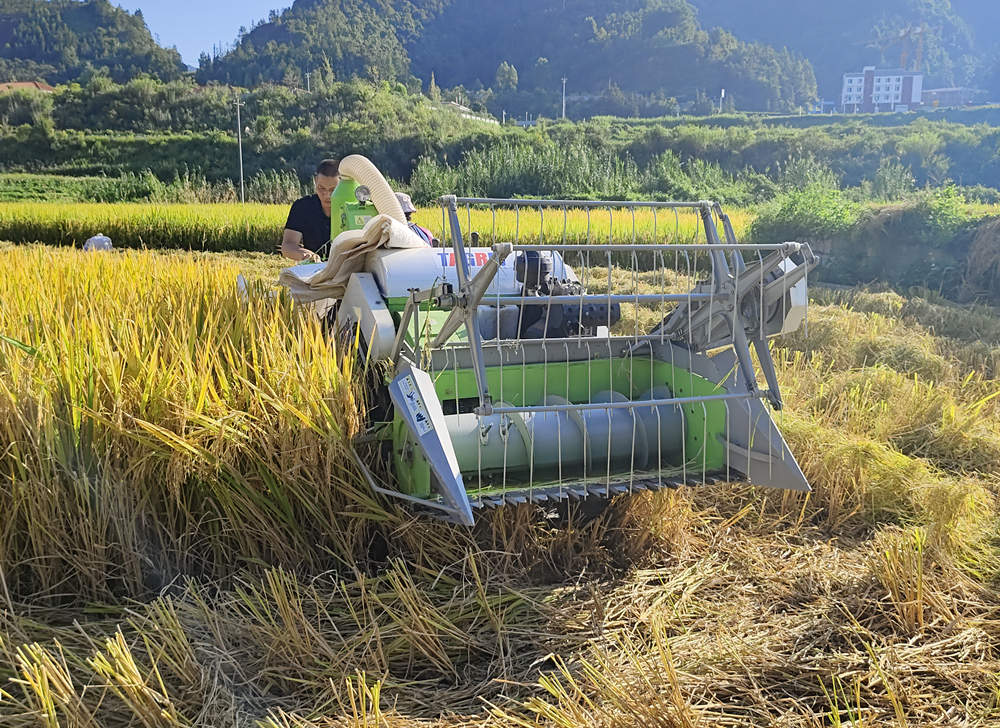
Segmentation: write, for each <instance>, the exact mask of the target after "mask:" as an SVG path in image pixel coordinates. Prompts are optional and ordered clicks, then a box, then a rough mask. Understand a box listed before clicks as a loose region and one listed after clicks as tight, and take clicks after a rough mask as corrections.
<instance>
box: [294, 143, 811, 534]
mask: <svg viewBox="0 0 1000 728" xmlns="http://www.w3.org/2000/svg"><path fill="white" fill-rule="evenodd" d="M358 160H363V158H357V157H349V158H347V159H345V160H344V161H343V162H342V163H341V169H342V172H344V174H345V175H346V176H347V177H351V174H352V173H353V174H355V175H357V176H358V177H361V179H356V180H354V182H356V183H358V184H363V185H364V186H365V187H367V188H368V189H369V190H370V191H371V192H370V194H371V199H372V200H373V204H374V206H375V208H376V212H377V213H378V214H376V215H374V216H371V215H367V216H366V217H367V218H368V219H366V220H361V219H359V218H358V216H356V217H355V220H356V221H355V222H354V223H351V224H353V225H355V226H357V225H362V226H363V227H362V228H361V229H360V230H358V229H353V230H350V229H349V230H342V231H339V232H340V234H339V235H338V236H337V237H336V238H335V239H334V240H333V243H332V248H331V251H332V252H331V257H330V260H329V261H328V262H327V263H325V264H317V265H303V266H297V267H295V268H292V269H288V270H286V271H284V272H283V273H282V276H281V279H280V280H281V281H282V282H283V283H285V284H286V285H288V286H289V288H290V289H291V292H292V295H293V296H294V297H295V298H296V299H297V300H299V301H300V302H303V303H306V302H316V301H320V300H323V299H331V298H332V299H337V301H338V306H337V307H336V309H335V310H336V326H337V327H338V329H340V330H343V329H348V330H352V331H356V332H357V335H358V337H359V339H360V340H361V342H362V343H363V349H364V352H365V356H366V358H367V362H368V363H369V364H374V363H376V362H382V363H383V364H384V366H383V367H381V368H379V371H385V372H387V373H386V374H385V375H384V378H383V379H382V380H380V384H379V386H380V387H381V388H383V391H384V392H385V393H386V394H387V395H388V396H387V398H386V399H387V400H391V406H390V407H389V408H388V411H387V412H385V413H382V414H381V415H380V416H379V418H378V421H372V422H370V423H369V424H370V428H369V431H368V433H367V435H366V436H365V437H364V438H363V442H359V443H357V449H356V460H357V463H358V466H359V467H360V468H361V470H362V472H363V473H364V474H365V476H366V477H367V479H368V481H369V483H370V485H371V487H372V488H373V489H374V490H375V491H377V492H379V493H382V494H384V495H388V496H392V497H395V498H399V499H402V500H403V501H406V502H408V503H410V504H413V505H416V506H418V507H419V508H422V509H424V510H431V511H434V512H436V513H438V514H439V515H442V516H444V517H446V518H449V519H451V520H454V521H457V522H460V523H464V524H467V525H472V523H473V522H474V511H475V510H476V509H478V508H482V507H486V506H499V505H502V504H505V503H524V502H546V501H548V502H551V501H562V500H565V499H569V498H586V497H590V496H598V497H603V498H609V497H612V496H615V495H618V494H625V493H634V492H637V491H643V490H656V489H659V488H664V487H676V486H679V485H685V484H687V485H697V484H705V483H713V482H717V481H720V480H723V481H724V480H736V479H740V480H749V481H750V482H753V483H757V484H760V485H764V486H771V487H776V488H782V489H788V490H799V491H807V490H809V485H808V483H807V482H806V479H805V477H804V475H803V474H802V471H801V469H800V468H799V466H798V464H797V463H796V461H795V458H794V457H793V456H792V454H791V452H790V451H789V449H788V446H787V444H786V443H785V440H784V439H783V438H782V436H781V433H780V432H779V430H778V428H777V426H776V424H775V422H774V421H773V420H772V418H771V415H770V412H769V410H770V409H775V410H776V409H780V408H781V407H782V400H781V394H780V389H779V386H778V381H777V375H776V372H775V368H774V364H773V362H772V359H771V354H770V350H769V348H768V339H769V337H772V336H775V335H778V334H782V333H788V332H790V331H794V330H796V329H798V328H799V327H800V326H801V325H802V324H803V323H804V321H805V315H806V307H807V290H806V285H807V277H808V272H809V270H810V269H811V268H813V267H814V266H815V265H816V263H817V259H816V257H815V256H814V255H813V253H812V251H811V250H810V248H809V246H808V245H806V244H801V243H789V242H777V243H770V244H754V245H748V244H742V243H740V242H738V240H737V239H736V235H735V233H734V231H733V227H732V225H731V224H730V221H729V218H728V217H727V216H726V215H725V213H724V212H723V211H722V209H721V207H719V205H717V204H714V203H711V202H599V201H561V200H525V199H511V200H502V199H480V198H458V197H455V196H452V195H448V196H445V197H442V198H441V200H440V204H441V210H442V229H441V232H440V239H441V240H442V241H444V247H441V248H431V247H428V246H426V245H423V244H422V243H421V242H420V241H419V240H415V239H414V236H410V235H408V234H407V232H408V231H407V229H406V227H405V220H404V218H403V216H402V214H401V210H400V209H399V207H398V204H396V205H395V207H394V208H393V204H394V203H395V198H394V197H393V196H392V195H391V191H390V190H389V189H388V185H386V184H385V182H384V180H383V179H382V178H381V175H378V174H377V171H375V172H374V174H373V172H372V170H373V169H374V168H373V167H372V166H371V165H370V163H368V162H367V160H363V161H364V162H365V163H366V164H362V163H361V162H360V161H358ZM345 170H346V171H345ZM342 184H345V182H342ZM350 192H351V194H352V195H354V196H355V197H356V196H357V195H356V191H355V190H354V189H351V190H350ZM334 197H335V198H336V197H337V193H336V192H335V193H334ZM342 197H343V198H344V199H348V200H349V195H347V193H346V192H345V193H344V194H343V195H342ZM358 200H359V204H362V205H363V204H367V202H362V201H361V199H360V198H358ZM347 204H353V203H350V202H348V203H347ZM474 215H475V216H476V219H477V220H478V221H479V225H478V226H477V227H480V229H479V230H477V231H476V232H477V233H478V234H475V233H473V230H472V227H473V226H472V221H473V216H474ZM571 216H574V217H575V218H576V219H578V220H580V221H581V223H580V225H579V229H580V230H584V229H585V231H586V232H585V234H583V235H580V234H576V237H575V239H574V232H573V231H572V230H571V229H570V225H569V220H570V218H571ZM463 219H464V225H463ZM346 220H347V217H346V216H345V218H344V220H343V221H341V222H344V223H346ZM560 222H561V224H560ZM529 225H531V226H534V225H537V227H535V228H534V230H533V231H532V232H531V233H530V237H529V236H528V235H527V234H526V233H525V232H524V231H525V230H526V229H528V227H529ZM584 225H585V228H584ZM335 226H336V225H335ZM483 226H485V227H489V231H488V232H487V231H486V230H483V229H482V227H483ZM720 227H721V229H722V235H720V233H719V228H720ZM335 232H337V231H335ZM483 238H485V239H486V240H487V241H489V242H491V245H490V246H489V247H480V246H478V245H476V246H475V247H467V246H466V240H472V241H475V243H478V242H479V240H480V239H483ZM570 241H572V242H570ZM751 350H752V352H753V353H751ZM760 379H762V380H763V381H759V380H760ZM363 448H370V450H369V451H368V452H365V453H364V454H357V450H360V449H363ZM379 453H383V454H384V460H385V461H386V464H387V467H386V468H385V469H379V468H376V467H373V463H374V462H377V461H378V460H379Z"/></svg>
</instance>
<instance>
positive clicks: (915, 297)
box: [0, 206, 1000, 728]
mask: <svg viewBox="0 0 1000 728" xmlns="http://www.w3.org/2000/svg"><path fill="white" fill-rule="evenodd" d="M19 209H21V208H18V207H16V206H13V207H12V206H0V215H2V216H3V217H2V223H0V228H2V230H3V232H2V236H6V237H8V238H10V237H13V236H12V235H11V232H10V231H11V230H12V229H14V228H12V227H11V226H13V225H16V224H18V223H16V220H18V219H21V218H16V217H14V215H15V213H16V214H20V213H17V211H18V210H19ZM81 209H82V210H84V212H86V211H88V210H90V209H92V208H79V207H77V206H66V210H67V212H66V214H65V217H63V218H62V219H63V220H64V222H63V223H60V224H62V225H65V226H66V227H65V228H59V229H61V230H62V229H64V230H65V232H64V233H62V234H63V235H64V238H62V239H60V240H48V239H47V238H43V237H42V236H41V235H39V236H38V239H47V240H48V242H51V243H67V242H69V240H70V239H71V238H72V239H74V240H76V239H77V238H78V237H79V236H80V235H83V234H84V233H89V232H90V229H91V228H90V227H89V226H88V228H87V229H83V228H82V227H71V226H72V225H76V224H77V223H75V222H73V220H75V219H77V218H78V217H80V215H81V214H82V213H81V212H80V210H81ZM101 209H103V208H101ZM123 209H126V210H127V209H131V208H123ZM74 210H75V212H74ZM247 210H248V213H247V214H248V215H253V216H254V217H253V218H252V221H251V218H250V217H247V218H245V219H244V218H234V219H239V220H243V222H240V223H239V224H238V225H235V224H234V225H235V227H234V228H233V229H234V230H235V229H236V228H238V227H239V226H241V225H244V224H245V225H246V226H247V228H246V229H247V230H250V229H251V228H252V226H253V225H258V224H259V225H261V226H265V227H266V226H267V225H278V226H279V227H280V225H281V222H282V220H281V219H280V218H281V215H279V211H278V209H277V208H275V209H273V210H272V209H271V208H263V207H255V208H250V207H249V206H248V208H247ZM136 214H139V213H138V212H137V213H136ZM148 214H150V215H164V216H168V215H170V214H173V212H172V211H171V210H170V208H168V207H164V208H156V210H155V211H151V212H149V213H148ZM282 214H283V212H282ZM422 214H436V213H422ZM94 215H95V217H91V218H89V225H93V226H95V227H98V228H100V227H101V226H104V227H105V228H106V229H100V230H93V232H98V231H100V232H104V233H106V234H109V235H111V236H112V237H113V238H114V237H115V232H114V231H113V229H112V228H111V227H110V223H112V222H114V221H115V219H118V218H115V217H114V215H113V214H112V213H111V212H108V213H107V215H108V217H106V218H97V217H96V213H94ZM204 215H205V217H204V220H208V221H210V220H212V219H213V218H212V213H211V211H206V212H205V213H204ZM195 218H196V219H198V220H202V218H197V217H196V216H195ZM129 219H130V218H129V217H128V214H124V213H123V216H122V218H121V220H122V221H123V222H121V224H122V225H125V224H131V223H127V222H126V221H127V220H129ZM211 224H212V223H211V222H204V223H202V222H198V223H192V225H204V227H205V229H208V228H209V227H210V226H211ZM559 224H560V225H561V221H560V222H559ZM738 224H739V221H738ZM265 227H261V228H255V227H254V228H252V229H253V230H263V229H265ZM199 229H201V228H199ZM215 229H216V230H218V228H215ZM240 229H241V230H242V228H240ZM267 229H269V228H267ZM577 229H579V227H577ZM127 234H128V233H127V230H124V228H123V232H122V233H121V235H127ZM233 234H234V236H236V237H238V236H239V235H243V234H244V233H243V232H237V233H233ZM246 234H247V235H249V233H246ZM257 234H258V233H256V232H255V233H254V235H255V236H256V235H257ZM26 235H28V237H30V234H28V233H26ZM213 235H214V233H213ZM17 239H20V238H19V237H18V238H17ZM122 239H128V238H125V237H123V238H122ZM206 239H207V238H206ZM254 239H255V240H259V239H263V238H257V237H255V238H254ZM149 247H154V246H152V245H150V246H149ZM190 247H197V246H190ZM205 247H206V248H208V247H210V246H209V245H208V244H206V245H205ZM234 247H235V246H234ZM280 266H281V263H280V260H278V259H277V257H276V256H273V255H264V254H260V253H252V252H243V253H220V252H190V251H154V250H118V251H115V252H113V253H110V254H84V253H82V252H81V251H79V250H75V249H71V248H69V247H65V246H63V247H53V246H51V245H40V244H33V245H12V244H0V301H2V305H0V725H3V726H5V727H7V726H10V727H11V728H22V727H25V728H26V727H28V726H44V727H45V728H55V727H56V726H61V727H62V726H65V727H69V726H73V727H74V728H76V727H87V728H124V727H125V726H144V727H157V728H159V727H164V728H180V727H184V728H189V727H195V726H198V727H201V726H204V727H205V728H208V727H213V728H215V727H217V726H254V727H260V728H333V727H334V726H336V727H338V728H339V727H341V726H344V727H354V726H359V727H360V726H365V727H368V726H371V727H375V726H379V727H381V726H391V727H394V728H396V727H410V726H413V727H416V726H497V727H499V726H503V727H507V726H511V727H513V726H522V727H534V726H546V727H552V728H557V727H558V728H564V727H569V726H581V725H582V726H601V727H602V728H603V727H608V728H611V727H612V726H614V727H617V726H633V725H634V726H663V727H669V728H673V727H693V726H726V727H728V726H747V725H761V726H765V725H767V726H788V727H793V726H794V727H796V728H798V727H802V728H805V727H816V728H819V727H823V726H854V727H856V728H860V727H861V726H897V727H902V726H912V727H916V726H929V725H937V726H995V725H1000V592H998V587H1000V558H998V557H1000V538H998V531H997V526H998V522H1000V521H998V504H997V495H998V492H1000V379H998V377H1000V374H998V372H1000V314H998V312H997V311H995V310H993V309H989V308H985V307H959V306H956V305H954V304H951V303H948V302H946V301H944V300H941V299H940V298H938V297H936V296H935V295H934V294H932V293H930V292H926V291H919V290H914V291H910V292H908V293H907V294H906V295H901V294H899V293H896V292H892V291H887V290H879V289H852V290H837V291H831V290H824V289H819V288H817V289H816V290H814V291H813V301H812V304H811V306H810V324H809V328H808V332H807V333H806V332H799V333H796V334H794V335H792V336H791V337H788V338H786V339H784V340H778V341H776V342H775V344H774V350H775V357H776V361H777V364H778V368H779V375H780V379H781V385H782V388H783V391H784V394H785V402H786V409H785V411H784V412H783V413H782V414H781V415H780V418H779V420H780V424H781V426H782V428H783V430H784V432H785V433H786V436H787V438H788V440H789V442H790V445H791V447H792V450H793V451H794V452H795V453H796V455H797V457H798V459H799V461H800V463H801V464H802V466H803V469H804V471H805V473H806V475H807V477H808V478H809V479H810V481H811V483H812V485H813V487H814V492H813V493H812V494H810V495H809V496H803V495H799V494H788V493H779V492H771V491H764V490H758V489H755V488H753V487H751V486H747V485H740V484H728V485H719V486H712V487H705V488H700V489H686V490H678V491H668V492H661V493H657V494H648V493H647V494H643V495H641V496H636V497H634V498H632V499H619V500H617V501H614V502H613V503H612V504H611V505H610V506H609V508H608V509H607V510H606V511H604V512H603V513H602V514H601V515H599V516H597V517H592V516H589V515H587V516H585V514H583V513H570V514H569V515H568V516H567V517H566V518H565V519H562V520H556V521H553V520H551V519H547V518H544V517H542V515H541V514H540V512H539V511H538V510H537V509H535V508H533V507H531V506H521V507H518V508H516V509H515V508H511V507H508V508H506V509H504V510H500V511H495V512H492V513H491V514H490V515H488V516H487V517H486V518H485V519H483V520H482V521H481V522H480V523H479V524H478V525H477V527H476V528H475V529H474V530H472V531H469V530H466V529H462V528H459V527H455V526H450V525H447V524H444V523H439V522H435V521H429V520H425V519H418V518H414V517H413V516H412V515H411V514H410V513H408V512H407V511H405V510H403V509H401V508H399V507H397V506H396V505H395V504H391V503H387V502H384V501H381V500H379V499H376V498H375V497H373V495H372V494H371V493H370V492H369V491H368V489H367V488H366V487H365V486H364V485H363V484H362V480H361V478H360V476H359V473H358V472H357V471H356V467H355V466H354V465H353V461H352V459H351V458H350V456H349V453H348V441H349V439H350V438H351V437H352V436H353V435H354V434H356V433H357V432H358V431H359V427H360V426H361V420H362V413H361V412H360V411H359V410H360V407H361V406H362V405H361V402H360V400H359V399H358V397H357V394H356V391H355V388H354V387H353V386H352V382H353V381H354V376H353V375H354V372H352V370H351V364H350V362H351V361H352V359H351V357H344V356H341V354H342V352H338V351H337V350H336V346H335V345H334V344H331V343H329V342H327V341H326V340H325V339H324V338H323V336H322V335H321V332H320V330H319V327H318V326H317V325H316V324H315V322H314V321H312V320H311V319H310V318H309V317H307V316H304V315H302V314H301V312H300V311H298V310H296V309H295V308H294V307H293V306H292V305H291V304H290V302H289V301H288V300H287V299H286V298H285V297H283V296H280V295H279V296H276V297H275V296H270V295H252V296H251V297H250V299H249V301H246V302H244V301H242V300H241V299H240V298H239V297H238V296H237V295H236V290H235V285H234V278H235V276H236V275H237V274H238V273H243V274H245V275H247V276H248V277H249V278H250V279H251V280H252V281H256V282H257V284H256V285H257V286H258V290H259V291H261V292H264V291H266V290H268V289H269V287H270V285H271V282H272V281H273V279H274V278H275V277H276V274H277V271H278V269H279V268H280Z"/></svg>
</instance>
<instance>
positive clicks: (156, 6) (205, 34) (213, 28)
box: [112, 0, 292, 66]
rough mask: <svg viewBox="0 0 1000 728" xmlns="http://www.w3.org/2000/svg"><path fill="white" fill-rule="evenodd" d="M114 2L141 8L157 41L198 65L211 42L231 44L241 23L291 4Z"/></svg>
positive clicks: (262, 0)
mask: <svg viewBox="0 0 1000 728" xmlns="http://www.w3.org/2000/svg"><path fill="white" fill-rule="evenodd" d="M114 1H115V0H112V2H114ZM115 4H116V5H120V6H121V7H122V8H124V9H125V10H128V11H129V12H130V13H131V12H135V10H136V8H138V9H141V10H142V16H143V17H144V18H145V19H146V25H148V26H149V30H150V32H152V33H153V34H154V35H158V36H159V37H160V44H161V45H164V46H167V47H170V46H177V50H179V51H180V52H181V57H183V58H184V62H185V63H187V64H189V65H191V66H197V65H198V54H199V53H201V52H202V51H206V52H210V51H211V49H212V45H213V44H217V45H229V44H231V43H232V42H233V40H235V38H236V33H237V31H238V30H239V29H240V26H241V25H245V26H246V27H248V28H249V27H250V26H251V25H252V24H253V22H254V21H255V20H260V19H262V18H267V14H268V13H269V12H270V11H271V10H272V9H278V10H280V9H281V8H284V7H288V6H289V5H291V4H292V3H291V0H241V1H240V2H238V3H234V2H226V1H225V0H223V1H222V2H217V1H215V0H118V2H116V3H115Z"/></svg>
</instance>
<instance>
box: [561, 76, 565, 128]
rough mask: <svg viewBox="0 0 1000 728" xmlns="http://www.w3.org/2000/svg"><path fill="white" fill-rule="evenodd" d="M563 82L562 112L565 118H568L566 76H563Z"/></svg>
mask: <svg viewBox="0 0 1000 728" xmlns="http://www.w3.org/2000/svg"><path fill="white" fill-rule="evenodd" d="M562 82H563V113H562V118H564V119H565V118H566V77H565V76H563V79H562Z"/></svg>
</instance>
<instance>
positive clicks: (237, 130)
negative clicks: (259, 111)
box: [235, 94, 246, 203]
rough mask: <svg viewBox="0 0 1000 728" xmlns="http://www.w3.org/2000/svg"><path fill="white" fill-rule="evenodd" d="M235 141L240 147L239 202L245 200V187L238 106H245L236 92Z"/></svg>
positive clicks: (241, 130)
mask: <svg viewBox="0 0 1000 728" xmlns="http://www.w3.org/2000/svg"><path fill="white" fill-rule="evenodd" d="M235 103H236V141H237V144H238V146H239V149H240V202H241V203H245V202H246V189H245V187H244V186H243V124H242V123H240V107H241V106H246V104H245V103H243V102H242V101H240V95H239V94H236V102H235Z"/></svg>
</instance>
